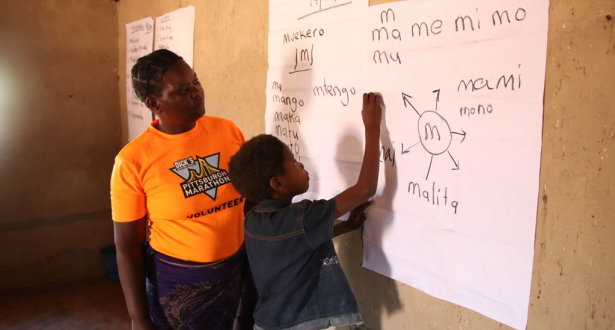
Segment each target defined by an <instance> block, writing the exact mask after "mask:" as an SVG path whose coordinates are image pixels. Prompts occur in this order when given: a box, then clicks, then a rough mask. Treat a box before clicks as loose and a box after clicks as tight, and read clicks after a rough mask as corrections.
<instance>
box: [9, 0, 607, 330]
mask: <svg viewBox="0 0 615 330" xmlns="http://www.w3.org/2000/svg"><path fill="white" fill-rule="evenodd" d="M383 2H386V1H371V3H370V4H371V5H374V4H379V3H383ZM28 3H30V4H28ZM188 5H194V6H195V7H196V26H195V51H194V58H195V62H194V63H195V65H194V67H195V70H196V71H197V72H198V74H199V78H200V80H201V81H202V83H203V85H204V88H205V92H206V108H207V112H208V114H210V115H214V116H220V117H225V118H229V119H231V120H233V121H234V122H235V123H237V125H238V126H239V127H240V128H241V129H242V130H243V131H244V134H245V135H246V137H248V138H249V137H251V136H253V135H256V134H259V133H262V132H264V109H265V104H266V101H265V83H266V74H267V34H268V1H266V0H258V1H239V0H234V1H233V0H228V1H219V0H211V1H188V0H185V1H182V0H165V1H150V0H120V1H119V2H117V3H116V2H113V1H91V0H88V1H86V0H80V1H77V0H72V1H62V2H60V1H52V0H41V1H38V2H36V3H34V1H22V2H18V1H14V2H7V1H4V2H2V3H1V4H0V74H1V76H0V84H1V85H0V93H2V94H0V151H1V153H0V208H1V210H2V215H3V216H2V218H1V219H0V249H1V251H3V252H2V256H1V257H0V288H3V287H15V286H23V285H29V284H33V283H40V282H41V281H50V280H57V279H64V278H71V277H80V276H81V277H83V276H86V275H91V274H94V273H101V272H102V265H101V264H100V258H99V257H98V249H99V248H100V247H102V246H104V245H105V244H108V243H110V242H111V240H112V226H111V222H110V214H109V195H108V194H109V190H108V188H109V187H108V182H109V175H110V171H111V166H112V164H113V158H114V156H115V154H116V153H117V151H119V149H120V148H121V145H122V144H123V143H125V142H126V137H127V124H126V95H125V79H123V78H122V79H120V77H123V74H124V72H125V70H126V68H125V63H126V58H125V48H126V29H125V24H127V23H129V22H132V21H135V20H138V19H141V18H143V17H147V16H151V17H153V18H155V17H157V16H160V15H162V14H164V13H167V12H169V11H172V10H175V9H177V8H180V7H184V6H188ZM116 10H117V11H116ZM613 16H615V2H613V1H612V0H595V1H586V0H551V5H550V23H549V36H548V54H547V59H546V63H547V72H546V73H547V77H546V81H545V104H544V126H543V151H542V159H541V176H540V194H539V196H537V198H538V200H537V203H538V214H537V220H536V244H535V258H534V270H533V275H532V288H531V293H530V301H529V302H530V308H529V321H528V327H527V329H528V330H544V329H550V330H562V329H575V330H576V329H612V328H615V325H614V323H615V316H614V313H615V303H614V301H613V300H614V297H615V284H614V283H615V275H613V274H615V262H613V261H612V260H613V259H614V258H615V240H614V239H613V237H615V223H613V219H612V218H613V214H615V203H613V196H612V192H611V187H612V184H613V183H614V178H615V167H614V166H613V160H612V159H613V157H614V156H612V155H611V154H610V151H612V150H614V148H615V105H614V104H615V96H614V94H615V93H614V91H615V78H614V76H613V75H614V73H615V39H614V33H613V31H614V28H613V25H614V24H615V23H614V22H613ZM118 48H119V50H118ZM118 72H119V75H118ZM118 100H119V104H118ZM118 109H119V110H118ZM336 244H337V247H338V252H339V254H340V259H341V260H342V264H343V267H344V269H345V271H346V274H347V276H348V278H349V280H350V282H351V285H352V287H353V290H354V292H355V295H356V297H357V300H358V302H359V305H360V308H361V311H362V313H363V315H364V318H365V320H366V322H365V327H366V328H368V329H371V330H376V329H417V330H427V329H460V330H462V329H463V330H470V329H472V330H491V329H510V328H509V327H507V326H505V325H502V324H500V323H498V322H495V321H493V320H491V319H488V318H486V317H484V316H482V315H480V314H478V313H475V312H473V311H471V310H468V309H466V308H463V307H459V306H457V305H455V304H451V303H448V302H446V301H443V300H439V299H436V298H433V297H431V296H429V295H427V294H424V293H422V292H420V291H418V290H416V289H413V288H412V287H410V286H407V285H404V284H402V283H399V282H396V281H393V280H391V279H388V278H386V277H384V276H381V275H378V274H376V273H374V272H371V271H369V270H366V269H363V268H361V267H360V261H361V236H360V233H359V232H355V233H351V234H347V235H345V236H342V237H340V238H339V239H337V240H336Z"/></svg>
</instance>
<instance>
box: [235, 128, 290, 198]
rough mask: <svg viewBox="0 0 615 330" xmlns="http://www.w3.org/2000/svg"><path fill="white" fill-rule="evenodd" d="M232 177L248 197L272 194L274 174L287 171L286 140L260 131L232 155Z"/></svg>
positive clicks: (240, 191) (242, 193) (238, 187)
mask: <svg viewBox="0 0 615 330" xmlns="http://www.w3.org/2000/svg"><path fill="white" fill-rule="evenodd" d="M228 167H229V173H228V175H229V178H230V179H231V183H232V184H233V186H235V189H237V191H238V192H239V193H240V194H241V195H243V196H244V197H245V198H247V199H249V200H252V201H256V202H260V201H262V200H265V199H270V198H271V192H272V190H271V189H272V188H271V186H270V184H269V181H270V180H271V178H273V177H274V176H276V175H280V174H284V142H282V141H280V140H279V139H278V138H277V137H275V136H272V135H268V134H261V135H257V136H255V137H253V138H251V139H250V140H248V141H247V142H245V143H244V144H243V145H242V146H241V148H239V151H237V153H236V154H235V155H234V156H233V157H231V161H230V162H229V164H228Z"/></svg>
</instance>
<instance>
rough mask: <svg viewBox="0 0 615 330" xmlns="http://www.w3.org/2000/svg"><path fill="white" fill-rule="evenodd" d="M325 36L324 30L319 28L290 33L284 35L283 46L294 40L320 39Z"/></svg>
mask: <svg viewBox="0 0 615 330" xmlns="http://www.w3.org/2000/svg"><path fill="white" fill-rule="evenodd" d="M324 35H325V30H324V29H320V28H314V29H308V30H299V31H295V32H291V33H288V32H286V33H284V37H283V38H284V39H283V42H282V43H283V44H285V43H287V42H292V41H295V40H302V39H309V38H316V37H322V36H324Z"/></svg>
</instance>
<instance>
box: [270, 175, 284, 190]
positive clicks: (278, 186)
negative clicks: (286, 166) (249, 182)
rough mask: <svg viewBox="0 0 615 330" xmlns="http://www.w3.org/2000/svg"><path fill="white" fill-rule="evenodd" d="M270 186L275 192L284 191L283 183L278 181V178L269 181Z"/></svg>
mask: <svg viewBox="0 0 615 330" xmlns="http://www.w3.org/2000/svg"><path fill="white" fill-rule="evenodd" d="M269 185H270V186H271V188H272V189H273V191H280V190H282V182H280V180H278V177H277V176H274V177H272V178H271V179H269Z"/></svg>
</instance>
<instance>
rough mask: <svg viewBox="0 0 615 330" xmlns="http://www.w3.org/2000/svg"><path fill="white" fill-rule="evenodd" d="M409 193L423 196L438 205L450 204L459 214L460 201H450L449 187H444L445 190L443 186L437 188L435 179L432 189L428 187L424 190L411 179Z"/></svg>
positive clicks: (425, 199)
mask: <svg viewBox="0 0 615 330" xmlns="http://www.w3.org/2000/svg"><path fill="white" fill-rule="evenodd" d="M408 193H411V194H412V195H414V196H417V197H419V198H422V199H423V200H424V201H426V202H428V203H431V205H433V206H436V207H439V206H443V207H444V206H449V207H451V208H452V209H453V213H454V214H457V207H458V206H459V203H458V202H457V201H450V202H449V200H448V199H449V198H448V187H444V191H442V188H437V190H436V182H435V181H434V182H433V183H432V185H431V191H429V190H428V189H425V190H422V189H421V186H420V185H419V184H418V183H416V182H413V181H410V183H409V184H408ZM440 197H442V203H440Z"/></svg>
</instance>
